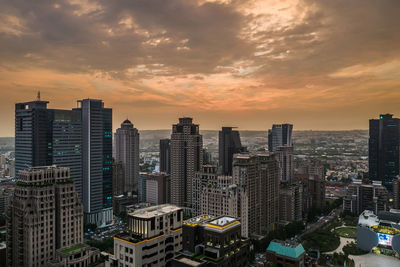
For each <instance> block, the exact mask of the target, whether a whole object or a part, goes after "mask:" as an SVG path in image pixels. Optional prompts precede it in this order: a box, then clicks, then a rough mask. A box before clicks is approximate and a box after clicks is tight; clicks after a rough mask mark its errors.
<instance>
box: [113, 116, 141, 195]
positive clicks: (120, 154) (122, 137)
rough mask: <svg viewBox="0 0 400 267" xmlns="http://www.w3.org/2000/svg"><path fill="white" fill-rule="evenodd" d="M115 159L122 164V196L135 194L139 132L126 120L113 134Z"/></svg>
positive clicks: (137, 175)
mask: <svg viewBox="0 0 400 267" xmlns="http://www.w3.org/2000/svg"><path fill="white" fill-rule="evenodd" d="M115 159H116V161H117V162H118V161H120V162H122V167H123V170H124V176H123V177H124V179H123V180H121V181H119V182H118V183H120V184H123V188H124V190H123V191H124V192H123V194H126V195H132V194H137V190H138V182H139V132H138V130H137V129H136V128H134V127H133V124H132V123H131V122H130V121H129V120H128V119H126V120H125V121H124V122H123V123H122V124H121V128H118V129H117V131H116V133H115Z"/></svg>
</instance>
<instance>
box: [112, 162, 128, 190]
mask: <svg viewBox="0 0 400 267" xmlns="http://www.w3.org/2000/svg"><path fill="white" fill-rule="evenodd" d="M112 166H113V167H112V168H113V196H120V195H123V194H124V192H125V191H126V190H125V189H124V185H125V183H124V179H125V174H124V166H123V164H122V161H116V160H114V159H113V165H112Z"/></svg>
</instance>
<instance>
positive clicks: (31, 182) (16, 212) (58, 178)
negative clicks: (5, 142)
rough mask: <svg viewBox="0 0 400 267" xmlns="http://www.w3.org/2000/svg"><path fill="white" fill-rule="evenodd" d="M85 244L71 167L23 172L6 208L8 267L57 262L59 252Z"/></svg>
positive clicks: (35, 169)
mask: <svg viewBox="0 0 400 267" xmlns="http://www.w3.org/2000/svg"><path fill="white" fill-rule="evenodd" d="M82 243H83V207H82V204H81V202H80V199H79V197H78V194H77V192H76V191H75V186H74V183H73V181H72V179H71V178H70V170H69V168H65V167H56V166H48V167H32V168H31V169H29V170H25V171H20V172H19V179H18V181H17V185H16V188H15V193H14V196H13V197H12V198H11V201H10V205H9V207H8V209H7V266H10V267H11V266H24V267H25V266H26V267H39V266H45V265H46V264H47V263H48V262H49V261H53V262H54V263H56V262H57V258H56V251H58V250H61V251H65V250H68V249H73V250H74V251H79V250H80V249H81V247H82V246H83V245H82ZM97 256H98V253H97V254H96V257H97ZM96 257H94V258H96ZM94 258H93V259H94ZM95 260H97V258H96V259H95ZM74 261H75V262H79V258H75V259H74Z"/></svg>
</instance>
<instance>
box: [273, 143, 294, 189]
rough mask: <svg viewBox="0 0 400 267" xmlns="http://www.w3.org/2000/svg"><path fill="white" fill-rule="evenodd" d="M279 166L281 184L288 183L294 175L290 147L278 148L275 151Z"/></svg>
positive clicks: (291, 149) (291, 148) (292, 156)
mask: <svg viewBox="0 0 400 267" xmlns="http://www.w3.org/2000/svg"><path fill="white" fill-rule="evenodd" d="M276 153H277V156H278V159H279V166H280V168H281V171H280V174H281V178H280V180H281V182H282V183H290V182H291V181H292V179H293V174H294V166H293V162H294V155H293V147H291V146H280V147H278V148H277V150H276Z"/></svg>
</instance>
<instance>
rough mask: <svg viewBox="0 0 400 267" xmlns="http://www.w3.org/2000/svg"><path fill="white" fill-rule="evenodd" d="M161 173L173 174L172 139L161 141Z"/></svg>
mask: <svg viewBox="0 0 400 267" xmlns="http://www.w3.org/2000/svg"><path fill="white" fill-rule="evenodd" d="M160 172H166V173H168V174H170V173H171V139H161V140H160Z"/></svg>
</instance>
